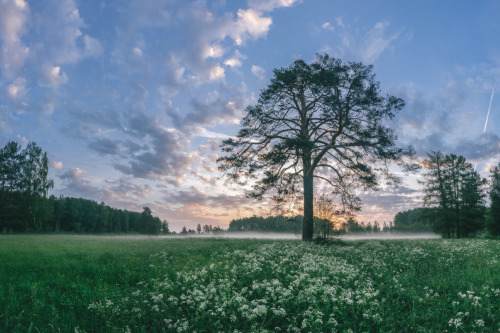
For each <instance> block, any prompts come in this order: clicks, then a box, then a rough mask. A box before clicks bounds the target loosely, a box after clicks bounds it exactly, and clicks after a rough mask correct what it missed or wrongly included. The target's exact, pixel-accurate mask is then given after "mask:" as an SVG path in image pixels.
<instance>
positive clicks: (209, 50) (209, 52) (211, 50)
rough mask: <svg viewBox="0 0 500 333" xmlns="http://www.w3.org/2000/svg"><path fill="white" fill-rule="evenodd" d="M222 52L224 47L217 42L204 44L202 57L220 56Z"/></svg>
mask: <svg viewBox="0 0 500 333" xmlns="http://www.w3.org/2000/svg"><path fill="white" fill-rule="evenodd" d="M224 53H225V51H224V48H223V47H221V46H220V45H218V44H212V45H206V46H205V49H204V50H203V58H204V59H206V58H220V57H222V56H223V55H224Z"/></svg>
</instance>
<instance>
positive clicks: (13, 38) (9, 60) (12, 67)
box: [0, 0, 29, 77]
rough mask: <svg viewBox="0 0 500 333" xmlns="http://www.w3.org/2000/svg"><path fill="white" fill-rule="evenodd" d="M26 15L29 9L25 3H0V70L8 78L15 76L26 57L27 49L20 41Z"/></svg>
mask: <svg viewBox="0 0 500 333" xmlns="http://www.w3.org/2000/svg"><path fill="white" fill-rule="evenodd" d="M28 15H29V7H28V4H27V3H26V2H25V1H23V0H2V1H0V36H1V37H2V40H3V44H2V49H1V52H2V53H1V68H2V70H3V73H4V75H6V76H8V77H12V76H15V75H16V74H17V73H18V71H19V69H20V68H21V67H22V66H23V64H24V62H25V60H26V58H27V57H28V53H29V48H28V47H26V46H25V45H24V44H23V42H22V41H21V36H22V35H23V34H24V33H25V31H26V23H27V21H28Z"/></svg>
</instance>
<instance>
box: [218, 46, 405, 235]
mask: <svg viewBox="0 0 500 333" xmlns="http://www.w3.org/2000/svg"><path fill="white" fill-rule="evenodd" d="M403 106H404V101H403V100H401V99H400V98H396V97H394V96H383V95H382V94H381V92H380V90H379V83H378V82H377V81H376V80H375V75H374V74H373V73H372V66H365V65H363V64H361V63H352V62H349V63H342V61H340V60H339V59H334V58H331V57H329V56H328V55H318V56H317V58H316V60H315V61H314V62H313V63H311V64H307V63H305V62H304V61H303V60H296V61H295V62H294V63H293V64H292V65H291V66H290V67H289V68H282V69H276V70H274V77H273V79H272V80H271V83H270V84H269V86H268V87H267V88H266V89H264V90H263V91H262V92H261V94H260V97H259V100H258V102H257V104H256V105H254V106H249V107H248V108H247V109H246V111H247V115H246V116H245V117H244V118H243V121H242V129H240V131H239V132H238V134H237V137H236V139H233V138H231V139H228V140H225V141H223V144H222V150H223V151H224V152H226V153H228V155H226V156H223V157H221V158H220V159H219V160H218V162H219V163H220V164H219V169H220V170H221V171H223V172H227V173H228V176H229V178H230V179H231V180H233V181H235V182H237V183H238V184H244V183H245V180H246V179H252V180H253V181H252V183H253V184H254V186H253V189H254V191H253V192H252V193H251V196H252V197H255V198H257V199H261V198H262V197H263V196H264V195H265V194H266V193H267V192H269V191H270V190H271V189H275V190H276V192H275V193H276V195H274V196H273V199H274V200H275V202H276V203H278V204H283V203H285V202H287V201H296V200H297V199H298V197H300V198H301V199H300V200H301V201H303V207H304V208H303V212H304V222H303V229H302V239H304V240H307V239H311V238H312V237H313V229H314V227H313V216H314V212H313V206H314V205H313V203H314V193H313V188H314V180H315V179H316V181H317V182H323V183H324V184H325V185H327V186H329V187H330V188H331V189H332V194H333V195H336V196H339V197H340V198H341V202H342V203H343V204H344V205H346V206H347V207H356V206H357V205H358V204H359V198H358V197H357V196H356V195H355V189H356V188H358V187H362V188H366V189H377V188H378V185H379V183H380V180H381V177H384V178H385V179H386V180H387V181H388V182H389V183H391V184H396V183H398V182H399V179H398V178H397V177H395V176H394V175H393V174H391V173H390V171H389V168H388V164H389V163H390V162H395V163H397V164H399V165H401V166H404V167H406V170H410V169H414V166H413V165H408V164H405V163H404V162H403V158H404V157H406V156H411V155H412V154H413V152H412V150H411V149H401V148H397V147H396V136H395V135H394V131H393V130H391V129H390V128H388V127H386V121H387V120H389V119H392V118H393V117H394V116H395V113H396V112H397V111H399V110H401V109H402V108H403ZM241 177H243V178H245V179H241Z"/></svg>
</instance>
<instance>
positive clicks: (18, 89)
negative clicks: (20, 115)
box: [7, 77, 26, 99]
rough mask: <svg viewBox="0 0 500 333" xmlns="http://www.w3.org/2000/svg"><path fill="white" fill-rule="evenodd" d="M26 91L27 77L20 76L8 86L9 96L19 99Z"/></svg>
mask: <svg viewBox="0 0 500 333" xmlns="http://www.w3.org/2000/svg"><path fill="white" fill-rule="evenodd" d="M25 93H26V79H24V78H22V77H18V78H17V79H15V80H14V82H13V83H12V84H11V85H9V86H8V87H7V96H9V97H10V98H12V99H18V98H21V97H23V96H24V95H25Z"/></svg>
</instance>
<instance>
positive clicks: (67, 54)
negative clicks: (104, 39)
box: [37, 0, 102, 64]
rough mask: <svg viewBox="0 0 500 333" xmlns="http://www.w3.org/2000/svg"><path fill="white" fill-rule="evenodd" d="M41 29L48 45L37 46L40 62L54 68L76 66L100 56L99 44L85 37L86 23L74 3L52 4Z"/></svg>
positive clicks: (69, 0) (56, 0)
mask: <svg viewBox="0 0 500 333" xmlns="http://www.w3.org/2000/svg"><path fill="white" fill-rule="evenodd" d="M42 15H43V20H42V21H40V22H39V28H40V30H41V33H42V35H43V38H44V40H45V43H44V44H45V45H40V44H38V45H37V51H38V52H37V53H38V54H37V58H40V57H44V56H45V57H47V59H46V61H48V62H51V63H55V64H67V63H71V64H72V63H76V62H78V61H80V60H82V59H85V58H88V57H96V56H98V55H100V54H101V52H102V47H101V44H100V43H99V41H98V40H97V39H95V38H93V37H91V36H89V35H87V34H85V33H83V32H82V29H84V28H85V23H84V21H83V19H82V18H81V16H80V12H79V10H78V7H77V5H76V3H75V2H74V1H73V0H51V1H49V2H48V3H47V7H45V8H44V9H43V11H42Z"/></svg>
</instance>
